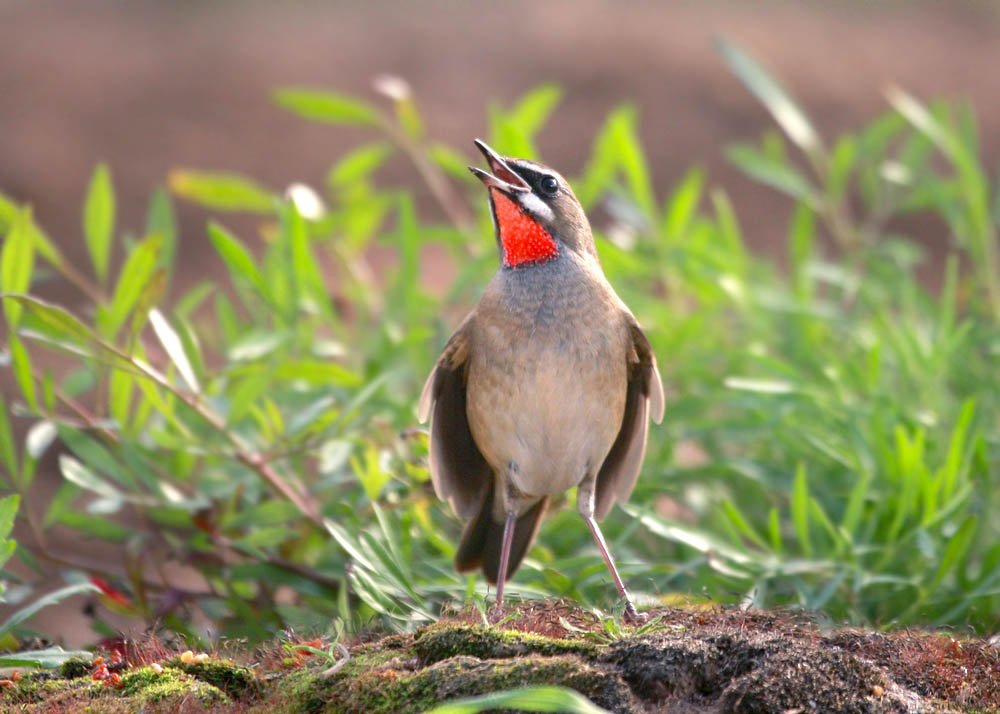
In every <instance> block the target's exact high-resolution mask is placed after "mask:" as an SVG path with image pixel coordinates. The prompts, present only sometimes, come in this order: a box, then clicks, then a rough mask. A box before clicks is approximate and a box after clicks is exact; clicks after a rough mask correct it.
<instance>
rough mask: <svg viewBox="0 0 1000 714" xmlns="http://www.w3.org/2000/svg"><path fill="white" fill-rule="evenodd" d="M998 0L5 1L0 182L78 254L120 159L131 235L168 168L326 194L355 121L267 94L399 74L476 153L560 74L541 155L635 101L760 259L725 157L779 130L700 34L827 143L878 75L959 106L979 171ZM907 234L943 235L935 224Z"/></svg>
mask: <svg viewBox="0 0 1000 714" xmlns="http://www.w3.org/2000/svg"><path fill="white" fill-rule="evenodd" d="M998 8H1000V5H998V3H995V2H982V1H970V2H963V1H961V0H958V1H955V2H948V3H937V2H926V3H924V2H908V1H898V2H894V1H886V2H870V1H865V0H857V1H853V0H845V1H843V2H835V3H830V2H818V1H817V2H778V1H773V0H768V1H766V2H762V3H744V2H738V1H735V0H734V1H732V2H727V1H720V0H709V1H708V2H674V3H660V2H641V1H640V2H628V3H624V4H613V3H607V2H597V1H594V0H581V1H580V2H569V1H566V2H559V1H556V2H545V3H537V2H519V1H515V2H509V3H474V2H445V1H431V2H422V3H420V4H419V5H416V6H412V7H407V8H406V9H405V10H404V9H402V8H400V6H399V5H397V4H396V3H392V2H380V1H378V0H376V1H374V2H364V3H362V2H322V3H321V2H294V1H293V2H283V3H280V4H276V3H270V2H263V1H260V2H257V1H254V0H248V1H246V2H211V3H199V2H163V1H159V2H141V1H140V2H114V1H111V0H96V1H94V2H88V3H85V4H75V3H66V2H60V1H59V0H36V1H33V2H16V1H13V0H5V2H2V3H0V67H2V75H0V82H2V84H0V187H2V188H3V190H4V191H5V192H7V193H8V194H10V195H12V196H14V197H16V198H18V199H20V200H23V201H26V202H29V203H31V205H32V206H33V207H34V210H35V215H36V217H37V218H38V220H39V221H41V223H42V224H43V225H44V226H45V227H46V228H48V230H49V231H50V232H51V234H52V235H53V237H54V238H55V239H56V240H57V241H58V242H59V244H60V246H62V247H63V248H64V249H65V250H66V252H67V255H68V256H71V257H72V258H74V259H76V260H78V261H82V260H83V258H84V256H85V248H84V245H83V240H82V237H81V234H80V202H81V199H82V192H83V190H84V188H85V187H86V182H87V179H88V177H89V176H90V173H91V171H92V170H93V166H94V165H95V164H96V162H98V161H107V162H109V164H110V165H111V167H112V168H113V170H114V175H115V178H116V179H117V181H116V183H117V189H118V193H119V201H118V203H119V205H120V209H121V220H120V225H122V226H123V227H125V228H131V229H132V230H133V231H138V229H139V228H140V227H141V226H142V224H143V221H144V220H145V206H146V201H147V199H148V196H149V194H150V192H151V191H152V190H153V188H154V187H156V186H158V185H162V184H163V183H164V178H165V176H166V175H167V172H168V171H169V170H170V169H172V168H175V167H196V168H215V169H229V170H234V171H239V172H242V173H246V174H249V175H251V176H254V177H256V178H258V179H259V180H260V181H261V182H263V183H264V184H265V185H268V186H271V187H274V188H283V187H285V186H287V185H288V184H290V183H291V182H293V181H305V182H307V183H310V184H312V185H319V184H321V183H322V176H323V175H324V173H325V171H326V170H327V168H328V166H329V164H330V162H331V161H332V159H333V158H334V157H337V156H340V155H342V154H343V153H344V152H345V151H346V150H347V149H348V148H349V147H351V146H353V145H356V144H357V143H358V142H359V140H360V139H361V138H362V137H364V136H365V135H366V132H364V131H363V130H351V129H349V128H348V129H346V130H345V129H338V130H331V129H330V128H329V127H325V126H322V125H318V124H303V123H302V122H301V121H300V120H299V119H297V118H296V117H294V116H291V115H289V114H288V113H287V112H283V111H281V110H280V109H278V108H276V107H275V106H274V104H273V103H272V101H271V95H272V92H273V91H274V90H275V89H276V88H278V87H281V86H285V85H307V86H320V87H330V88H334V89H337V90H338V91H343V92H349V93H352V94H359V95H361V96H368V97H372V96H373V92H372V89H371V83H372V79H373V78H374V77H376V76H377V75H380V74H385V73H390V74H395V75H398V76H400V77H403V78H405V79H406V80H407V81H408V82H409V83H410V84H411V85H412V88H413V91H414V94H415V96H416V99H417V102H418V105H419V107H420V110H421V111H422V113H423V114H424V118H425V121H426V124H427V126H428V127H429V130H430V132H431V134H432V136H433V137H434V138H436V139H439V140H444V141H446V142H448V143H449V144H451V145H453V146H456V147H461V148H462V149H465V150H467V151H468V152H469V153H468V156H469V161H470V162H472V161H475V160H477V159H476V157H475V156H474V155H473V153H472V151H473V149H472V146H471V139H472V137H475V136H481V135H483V134H484V132H485V130H486V123H485V116H484V107H485V106H486V105H487V102H488V101H491V100H492V101H499V102H502V103H509V102H512V101H513V100H515V99H516V98H518V97H520V96H521V95H522V94H523V93H524V92H526V91H527V90H528V89H530V88H532V87H534V86H536V85H538V84H540V83H542V82H554V83H556V84H558V85H560V86H562V87H563V88H564V90H565V97H564V100H563V101H562V103H561V105H560V106H559V110H558V116H557V120H556V121H553V122H551V123H550V124H549V125H548V126H547V127H546V128H545V129H544V130H543V132H542V134H541V136H540V137H539V139H538V142H537V144H538V147H539V150H540V152H541V154H542V158H543V159H544V160H545V161H547V162H548V163H550V164H551V165H553V166H555V167H557V168H558V169H559V170H561V171H562V172H563V173H566V174H574V173H577V172H579V171H580V170H581V169H582V166H583V162H584V160H585V159H586V157H587V156H588V155H589V152H590V145H591V142H592V138H593V136H594V135H595V133H596V132H597V129H598V128H599V127H600V125H601V124H602V122H603V121H604V117H605V115H606V114H607V112H608V111H609V110H610V109H611V108H612V107H613V106H615V105H617V104H618V103H620V102H622V101H631V102H634V103H635V104H636V106H637V107H638V110H639V112H640V125H639V128H640V133H641V136H642V139H643V142H644V146H645V149H646V152H647V155H648V162H649V165H650V167H651V170H652V173H653V175H654V180H655V183H656V185H657V186H659V187H666V186H668V185H669V184H671V183H672V182H674V181H676V180H677V179H678V178H679V177H680V175H681V174H682V173H683V172H684V171H685V170H686V169H687V168H688V167H689V166H691V165H692V164H694V163H699V164H701V165H703V166H705V167H706V168H707V169H708V173H709V176H710V177H711V180H712V181H713V182H716V183H719V184H721V185H723V186H724V187H725V188H727V189H728V190H729V192H730V195H731V196H732V200H733V203H734V205H735V207H736V212H737V214H738V215H739V217H740V221H741V223H742V224H743V226H744V228H745V233H746V236H747V240H748V241H749V242H750V244H751V245H753V246H754V247H755V248H758V249H760V250H765V251H766V250H768V249H769V248H770V249H772V250H774V247H775V246H776V245H777V244H778V243H779V240H778V236H780V235H783V233H784V231H785V228H786V225H787V221H788V206H787V202H786V201H785V200H784V199H783V198H782V197H781V196H778V195H776V194H775V193H774V192H773V191H771V190H769V189H767V188H765V187H761V186H759V185H757V184H754V183H752V182H751V181H748V180H747V179H746V178H744V177H742V176H740V175H739V174H738V173H737V172H736V170H735V169H734V168H733V167H732V166H731V165H730V164H728V163H727V162H726V161H725V159H724V157H723V153H722V149H723V148H724V147H725V146H726V145H727V144H730V143H732V142H735V141H744V140H748V139H754V138H756V137H757V136H758V135H759V134H760V133H761V132H762V131H763V130H764V129H765V128H770V127H771V126H772V123H771V120H770V118H769V117H768V115H767V113H766V112H765V111H764V109H763V108H762V107H761V106H760V104H759V103H758V102H756V101H755V100H754V98H753V97H751V96H750V95H749V94H748V92H747V91H746V90H745V89H744V88H743V87H742V86H741V85H740V84H739V82H738V81H737V80H736V79H735V78H734V77H733V76H732V75H731V74H730V73H728V72H727V70H726V68H725V66H724V64H723V63H722V61H721V60H720V58H719V55H718V54H717V53H716V52H715V50H714V49H713V45H712V40H713V38H714V37H715V36H717V35H725V36H727V37H730V38H732V39H733V40H735V41H737V42H738V43H739V44H741V45H742V46H744V47H746V48H747V49H748V50H750V51H752V52H754V53H755V54H756V55H757V56H758V57H759V58H761V59H762V60H763V61H764V62H765V63H766V64H767V65H768V66H769V67H770V68H771V69H772V70H773V71H774V72H775V73H776V75H777V76H779V77H780V78H781V79H782V81H783V82H784V83H785V84H786V85H787V87H788V88H789V89H790V90H791V92H792V93H793V94H794V95H795V96H797V97H798V98H799V99H800V101H801V102H802V104H803V105H804V106H805V107H807V108H808V110H809V112H810V113H811V115H812V117H813V118H814V120H815V122H816V124H817V126H818V128H819V129H820V130H821V132H822V133H823V134H824V135H825V136H828V137H835V136H836V135H837V134H838V133H839V132H841V131H844V130H847V129H849V128H851V127H856V126H857V125H859V124H860V123H861V122H863V121H864V120H867V119H871V118H872V117H874V116H875V115H876V114H879V113H881V112H883V111H885V109H886V102H885V99H884V97H883V90H884V89H885V87H886V86H887V85H888V84H889V83H896V84H898V85H900V86H901V87H903V88H905V89H907V90H908V91H910V92H911V93H913V94H914V95H916V96H917V97H921V98H925V99H930V98H938V97H948V98H956V99H957V98H961V99H968V100H970V101H971V102H972V103H973V104H974V106H975V107H976V109H977V111H978V115H979V120H980V122H981V143H982V152H983V156H984V160H985V163H986V165H987V166H990V167H992V166H995V165H996V163H997V160H998V157H1000V95H998V94H997V92H996V82H995V68H996V67H998V66H1000V42H997V32H998V29H1000V9H998ZM388 170H389V171H390V173H391V172H392V171H396V172H399V173H401V172H404V171H406V170H407V167H406V166H405V165H402V166H400V165H396V166H394V167H389V169H388ZM389 178H390V179H392V178H400V176H396V177H394V176H390V177H389ZM411 178H412V177H411ZM423 198H424V199H425V201H424V204H423V208H424V209H425V210H433V206H432V204H431V203H430V202H429V201H426V195H424V196H423ZM180 216H181V218H182V220H183V227H184V230H183V231H182V240H181V243H180V246H181V251H182V255H183V257H184V261H185V262H186V263H188V264H190V265H191V266H198V265H204V264H205V261H202V260H200V259H199V256H201V255H202V253H203V251H205V250H207V249H208V245H207V243H206V242H205V241H204V240H203V235H204V231H203V221H202V220H201V216H200V215H199V214H197V211H196V210H195V209H193V208H191V207H190V206H183V205H182V206H181V208H180ZM938 228H940V226H938ZM919 232H920V233H921V234H922V236H923V237H924V238H926V239H927V240H933V239H934V237H935V236H934V233H935V230H934V227H932V226H928V227H926V228H924V229H921V230H919ZM938 238H940V236H938ZM197 273H198V271H197V270H192V271H190V272H187V273H186V275H182V276H181V279H182V280H188V281H194V280H195V279H196V277H197ZM70 295H71V293H67V294H66V297H69V296H70Z"/></svg>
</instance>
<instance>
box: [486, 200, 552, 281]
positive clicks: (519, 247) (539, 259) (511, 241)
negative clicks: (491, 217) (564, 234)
mask: <svg viewBox="0 0 1000 714" xmlns="http://www.w3.org/2000/svg"><path fill="white" fill-rule="evenodd" d="M490 193H491V194H492V195H493V208H494V210H495V211H496V216H497V225H498V226H499V227H500V243H501V244H502V245H503V264H504V265H506V266H507V267H508V268H516V267H517V266H520V265H535V264H539V263H544V262H546V261H548V260H551V259H552V258H555V257H556V255H558V254H559V247H558V246H557V245H556V242H555V240H554V239H553V238H552V236H551V235H549V232H548V231H546V230H545V229H544V228H542V227H541V226H540V225H538V222H537V221H535V219H533V218H532V217H531V216H529V215H528V214H527V213H525V212H524V211H523V210H521V207H520V206H518V205H517V204H516V203H514V202H513V201H512V200H510V199H509V198H507V196H506V194H504V193H503V192H502V191H497V190H496V189H491V190H490Z"/></svg>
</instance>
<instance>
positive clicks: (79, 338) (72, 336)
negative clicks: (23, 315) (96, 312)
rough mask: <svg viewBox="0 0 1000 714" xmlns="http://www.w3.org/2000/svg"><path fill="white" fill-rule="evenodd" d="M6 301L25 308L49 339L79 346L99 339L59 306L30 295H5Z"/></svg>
mask: <svg viewBox="0 0 1000 714" xmlns="http://www.w3.org/2000/svg"><path fill="white" fill-rule="evenodd" d="M4 299H5V300H13V301H15V302H17V303H19V304H20V305H22V306H23V307H25V308H26V309H27V310H28V312H29V313H30V314H31V316H32V317H33V318H35V320H36V321H37V326H39V327H41V328H43V329H44V330H45V334H46V335H47V336H49V337H52V338H56V339H61V340H69V341H70V342H73V343H77V344H86V343H88V342H92V341H95V340H96V339H97V335H96V334H94V333H93V332H92V331H91V330H90V328H89V327H87V326H86V325H84V324H83V323H82V322H80V320H78V319H77V318H76V317H74V316H73V315H72V314H70V313H69V312H67V311H66V310H65V309H63V308H61V307H59V306H58V305H53V304H52V303H50V302H46V301H45V300H40V299H38V298H36V297H32V296H30V295H4Z"/></svg>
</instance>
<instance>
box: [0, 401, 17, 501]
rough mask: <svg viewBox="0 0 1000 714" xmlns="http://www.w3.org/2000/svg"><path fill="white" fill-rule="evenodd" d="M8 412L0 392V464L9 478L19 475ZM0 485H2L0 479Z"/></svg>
mask: <svg viewBox="0 0 1000 714" xmlns="http://www.w3.org/2000/svg"><path fill="white" fill-rule="evenodd" d="M9 414H10V412H9V411H8V409H7V404H6V403H5V402H4V398H3V392H2V391H0V464H3V466H4V467H6V469H7V473H8V474H9V475H10V477H11V478H14V477H15V475H16V474H19V473H21V469H20V467H19V466H18V464H17V449H16V447H15V446H14V432H13V431H12V430H11V428H10V417H9V416H8V415H9ZM0 483H3V481H2V479H0Z"/></svg>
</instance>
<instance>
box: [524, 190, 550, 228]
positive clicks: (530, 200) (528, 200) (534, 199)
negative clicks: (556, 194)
mask: <svg viewBox="0 0 1000 714" xmlns="http://www.w3.org/2000/svg"><path fill="white" fill-rule="evenodd" d="M517 200H518V201H520V202H521V206H522V207H523V208H524V209H525V210H526V211H527V212H528V213H530V214H532V215H533V216H534V217H535V218H540V219H541V220H543V221H552V220H553V219H555V214H554V213H553V212H552V209H551V208H549V207H548V205H547V204H546V203H545V201H543V200H542V199H540V198H539V197H538V196H536V195H535V194H534V193H527V192H525V193H519V194H517Z"/></svg>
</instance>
